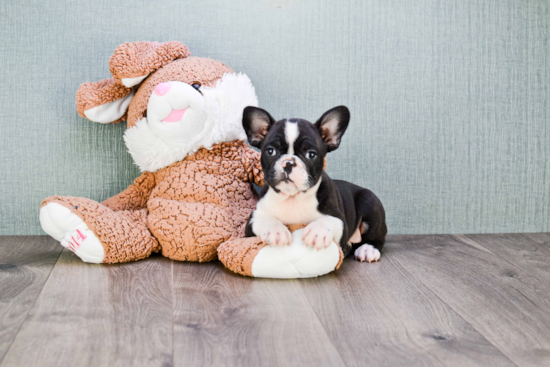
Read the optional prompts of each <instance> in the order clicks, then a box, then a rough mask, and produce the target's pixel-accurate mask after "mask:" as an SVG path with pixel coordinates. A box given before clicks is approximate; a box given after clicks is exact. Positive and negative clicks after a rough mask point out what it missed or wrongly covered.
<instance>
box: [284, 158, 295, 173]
mask: <svg viewBox="0 0 550 367" xmlns="http://www.w3.org/2000/svg"><path fill="white" fill-rule="evenodd" d="M294 167H296V162H294V161H292V160H290V159H289V160H286V161H284V162H283V170H284V171H285V173H286V174H287V175H289V174H290V172H292V169H293V168H294Z"/></svg>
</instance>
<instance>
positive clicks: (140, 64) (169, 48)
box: [109, 41, 191, 81]
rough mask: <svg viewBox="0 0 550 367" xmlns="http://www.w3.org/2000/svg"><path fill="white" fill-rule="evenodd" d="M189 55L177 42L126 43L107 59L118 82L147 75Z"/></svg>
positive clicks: (182, 45)
mask: <svg viewBox="0 0 550 367" xmlns="http://www.w3.org/2000/svg"><path fill="white" fill-rule="evenodd" d="M190 54H191V53H190V52H189V49H188V48H187V46H185V45H184V44H183V43H181V42H178V41H170V42H166V43H160V42H150V41H143V42H132V43H129V42H128V43H125V44H123V45H120V46H118V47H117V48H116V50H115V52H114V53H113V55H112V56H111V58H110V59H109V70H110V71H111V75H112V76H113V77H114V78H115V79H116V80H119V81H120V80H122V79H127V78H136V77H140V76H145V75H149V74H151V73H152V72H153V71H155V70H157V69H159V68H160V67H162V66H164V65H166V64H169V63H171V62H172V61H174V60H176V59H182V58H185V57H187V56H189V55H190Z"/></svg>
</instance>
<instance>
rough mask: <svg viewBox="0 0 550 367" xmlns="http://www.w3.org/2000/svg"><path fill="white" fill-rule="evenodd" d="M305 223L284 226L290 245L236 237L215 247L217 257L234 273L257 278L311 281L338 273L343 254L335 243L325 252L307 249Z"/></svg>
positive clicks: (310, 247)
mask: <svg viewBox="0 0 550 367" xmlns="http://www.w3.org/2000/svg"><path fill="white" fill-rule="evenodd" d="M305 226H306V224H297V225H296V224H292V225H287V227H288V229H289V230H290V232H291V233H292V241H291V242H290V245H289V246H269V245H267V244H266V243H264V242H262V240H261V239H260V238H259V237H248V238H235V239H231V240H229V241H227V242H224V243H222V244H221V245H220V247H218V257H219V259H220V261H221V262H222V263H223V264H224V266H225V267H226V268H228V269H229V270H231V271H232V272H234V273H237V274H241V275H244V276H249V277H256V278H278V279H293V278H312V277H317V276H320V275H325V274H327V273H330V272H331V271H334V270H337V269H338V268H339V267H340V265H341V264H342V261H343V260H344V254H343V252H342V249H341V248H340V246H338V245H337V244H336V242H334V241H332V243H331V244H330V245H329V246H328V247H327V248H325V249H322V250H319V251H318V250H317V249H316V248H315V247H313V246H309V247H306V245H305V244H304V241H303V239H302V234H303V228H304V227H305Z"/></svg>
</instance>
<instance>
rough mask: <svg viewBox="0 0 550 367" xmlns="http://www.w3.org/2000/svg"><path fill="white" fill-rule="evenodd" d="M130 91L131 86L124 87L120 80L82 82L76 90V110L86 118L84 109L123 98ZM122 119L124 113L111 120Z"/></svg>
mask: <svg viewBox="0 0 550 367" xmlns="http://www.w3.org/2000/svg"><path fill="white" fill-rule="evenodd" d="M131 91H132V89H131V88H126V87H125V86H124V85H122V83H121V82H120V81H118V80H115V79H103V80H100V81H98V82H95V83H89V82H88V83H84V84H82V85H81V86H80V87H79V88H78V91H77V92H76V111H77V112H78V114H79V115H80V116H81V117H84V118H87V116H86V115H85V114H84V112H85V111H87V110H90V109H92V108H94V107H98V106H101V105H105V104H107V103H110V102H114V101H116V100H119V99H121V98H124V97H126V96H127V95H128V94H130V92H131ZM124 120H126V114H125V115H123V116H122V117H121V118H119V119H118V120H115V121H113V123H117V122H120V121H124Z"/></svg>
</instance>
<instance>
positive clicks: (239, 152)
mask: <svg viewBox="0 0 550 367" xmlns="http://www.w3.org/2000/svg"><path fill="white" fill-rule="evenodd" d="M259 160H260V155H259V153H258V152H256V151H254V150H252V149H251V148H249V147H248V146H247V145H246V144H245V143H244V141H233V142H227V143H221V144H217V145H215V146H214V147H213V148H212V149H210V150H208V149H200V150H199V151H197V152H196V153H195V154H193V155H191V156H188V157H187V158H186V159H184V160H182V161H180V162H176V163H174V164H172V165H170V166H168V167H165V168H163V169H161V170H158V171H156V172H154V173H151V172H145V173H143V174H142V175H141V176H140V177H138V178H137V179H136V180H135V181H134V183H133V184H132V185H130V187H128V188H127V189H126V190H124V191H123V192H121V193H120V194H118V195H116V196H114V197H112V198H110V199H107V200H106V201H104V202H103V203H101V204H100V203H97V202H95V201H93V200H90V199H85V198H75V197H62V196H53V197H49V198H47V199H46V200H44V201H43V202H42V206H44V205H46V204H48V203H50V202H57V203H59V204H61V205H64V206H66V207H67V208H69V209H71V211H72V212H73V213H75V214H77V215H78V216H79V217H80V218H82V220H83V221H84V222H85V223H86V224H87V225H88V227H89V228H90V229H91V230H92V231H93V232H94V233H95V235H96V236H97V237H98V238H99V240H100V241H101V243H102V245H103V247H104V250H105V259H104V261H103V262H105V263H120V262H127V261H133V260H139V259H143V258H145V257H147V256H149V255H150V254H151V253H152V252H153V251H155V252H156V251H159V250H161V251H162V254H163V255H164V256H166V257H168V258H171V259H174V260H186V261H200V262H203V261H211V260H214V259H216V257H217V248H218V246H219V245H220V244H221V243H222V242H225V241H227V240H230V239H233V238H238V237H242V236H243V235H244V228H245V225H246V222H247V220H248V217H249V216H250V214H251V213H252V211H253V210H254V208H255V207H256V202H257V196H256V193H255V192H254V189H253V187H252V183H256V184H257V185H260V186H261V185H263V183H264V182H263V173H262V171H261V166H260V161H259Z"/></svg>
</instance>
